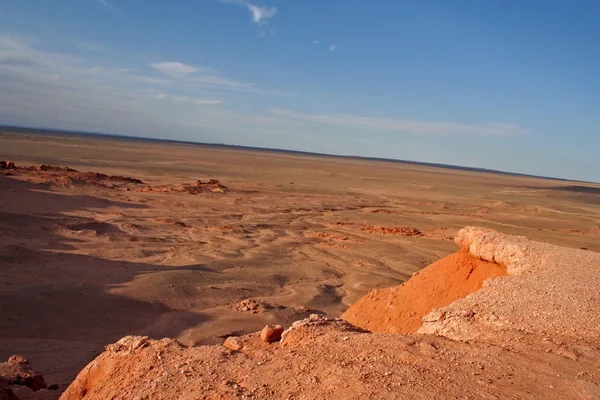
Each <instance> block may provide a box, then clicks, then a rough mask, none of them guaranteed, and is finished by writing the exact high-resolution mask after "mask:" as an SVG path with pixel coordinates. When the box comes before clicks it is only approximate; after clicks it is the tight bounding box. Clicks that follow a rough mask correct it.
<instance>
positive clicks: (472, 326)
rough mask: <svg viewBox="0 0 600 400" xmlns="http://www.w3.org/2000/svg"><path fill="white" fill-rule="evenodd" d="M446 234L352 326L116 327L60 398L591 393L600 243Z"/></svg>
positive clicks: (375, 295) (598, 382)
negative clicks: (198, 339) (444, 245)
mask: <svg viewBox="0 0 600 400" xmlns="http://www.w3.org/2000/svg"><path fill="white" fill-rule="evenodd" d="M456 242H457V244H458V245H459V248H460V249H461V251H459V252H458V253H455V254H452V255H450V256H448V257H446V258H444V259H442V260H440V261H438V262H436V263H434V264H432V265H431V266H429V267H428V268H426V269H424V270H422V271H421V272H420V273H417V274H415V275H414V276H413V277H412V278H411V279H410V280H409V281H407V282H406V283H405V284H404V285H402V286H400V287H397V288H392V289H385V290H379V291H373V292H371V293H370V294H368V295H367V296H365V297H364V298H362V299H361V300H359V302H358V303H356V304H355V305H354V306H352V307H351V308H350V309H349V310H348V311H347V312H346V313H345V314H344V318H345V319H346V320H348V321H350V322H352V323H353V324H351V323H349V322H348V321H345V320H343V319H331V318H327V317H324V316H320V315H316V314H313V315H311V316H310V317H309V318H306V319H304V320H300V321H296V322H294V323H293V324H292V326H291V327H290V328H289V329H287V330H285V331H284V332H283V333H282V335H281V336H282V339H281V340H280V341H279V340H277V338H278V336H279V333H281V330H282V329H283V328H282V327H275V326H268V327H266V328H265V330H264V331H263V334H262V335H261V334H259V333H255V334H250V335H244V336H240V337H229V338H227V339H226V341H225V343H224V345H223V346H218V345H217V346H199V347H187V346H184V345H182V344H181V343H179V342H178V341H177V340H174V339H162V340H151V339H149V338H147V337H141V336H127V337H125V338H123V339H121V340H120V341H119V342H117V343H115V344H112V345H108V346H107V347H106V351H105V352H104V353H102V354H101V355H100V356H99V357H97V358H96V359H95V360H94V361H92V362H91V363H90V364H89V365H88V366H87V367H85V368H84V369H83V370H82V371H81V372H80V373H79V375H78V376H77V378H76V379H75V381H74V382H73V383H72V384H71V385H70V386H69V388H68V389H67V390H66V391H65V392H64V394H63V396H62V399H65V400H80V399H89V400H94V399H109V398H115V399H254V398H256V399H266V398H282V399H323V398H344V399H363V398H399V399H400V398H403V399H404V398H407V399H431V398H483V399H504V398H519V399H538V398H552V399H554V398H555V399H596V398H600V373H599V371H598V364H599V362H600V348H599V347H598V343H600V342H599V339H600V323H599V322H600V302H599V301H598V298H597V290H596V289H597V287H598V286H597V285H598V284H599V283H600V273H599V271H598V265H599V264H600V255H599V254H597V253H593V252H589V251H582V250H576V249H566V248H560V247H557V246H551V245H547V244H544V243H538V242H532V241H529V240H527V239H526V238H524V237H516V236H509V235H502V234H499V233H497V232H494V231H491V230H487V229H481V228H472V227H469V228H465V229H463V230H461V231H460V232H459V235H458V237H457V239H456ZM507 273H508V274H509V276H505V275H506V274H507ZM488 278H494V279H488ZM482 283H483V285H482ZM478 289H479V290H478ZM469 294H470V295H469ZM557 302H558V303H557ZM421 317H423V321H425V322H426V324H423V325H421V322H420V321H421ZM356 325H359V326H362V327H364V328H368V330H365V329H361V327H359V326H356ZM419 327H420V328H419ZM575 327H577V328H575ZM417 330H418V333H417V334H415V333H412V332H415V331H417ZM373 332H394V333H395V334H390V333H373ZM270 333H274V334H273V335H271V334H270ZM398 333H404V334H398ZM432 333H433V334H432ZM261 336H262V340H261ZM271 340H274V342H273V343H267V342H269V341H271Z"/></svg>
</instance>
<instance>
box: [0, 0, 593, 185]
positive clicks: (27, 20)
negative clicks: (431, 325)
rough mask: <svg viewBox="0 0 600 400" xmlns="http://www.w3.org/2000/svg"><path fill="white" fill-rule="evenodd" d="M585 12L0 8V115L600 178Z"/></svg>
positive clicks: (554, 6)
mask: <svg viewBox="0 0 600 400" xmlns="http://www.w3.org/2000/svg"><path fill="white" fill-rule="evenodd" d="M599 17H600V2H598V1H596V0H592V1H586V0H576V1H572V0H571V1H567V0H565V1H554V0H545V1H533V0H452V1H446V0H419V1H401V0H379V1H366V0H363V1H358V0H343V1H342V0H337V1H335V0H327V1H326V0H261V1H259V0H171V1H167V0H153V1H147V0H37V1H34V0H3V1H2V2H0V124H6V125H18V126H29V127H44V128H54V129H67V130H76V131H91V132H101V133H114V134H123V135H131V136H143V137H152V138H165V139H176V140H187V141H197V142H208V143H224V144H235V145H244V146H256V147H268V148H282V149H291V150H301V151H311V152H320V153H330V154H342V155H360V156H368V157H383V158H395V159H403V160H413V161H423V162H432V163H443V164H452V165H460V166H470V167H479V168H489V169H498V170H503V171H510V172H519V173H527V174H535V175H542V176H553V177H561V178H569V179H578V180H589V181H600V131H599V129H598V126H599V125H600V24H598V23H597V22H598V18H599ZM0 152H1V149H0Z"/></svg>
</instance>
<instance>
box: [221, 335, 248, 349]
mask: <svg viewBox="0 0 600 400" xmlns="http://www.w3.org/2000/svg"><path fill="white" fill-rule="evenodd" d="M223 346H225V347H227V348H228V349H229V350H233V351H239V350H241V349H242V348H243V347H244V342H243V341H242V339H240V338H239V337H237V336H229V337H228V338H227V339H225V341H224V342H223Z"/></svg>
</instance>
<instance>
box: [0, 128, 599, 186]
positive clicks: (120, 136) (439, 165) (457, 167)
mask: <svg viewBox="0 0 600 400" xmlns="http://www.w3.org/2000/svg"><path fill="white" fill-rule="evenodd" d="M3 129H14V130H21V131H30V132H38V133H44V132H48V133H59V134H60V133H63V134H71V135H73V134H75V135H77V134H79V135H83V136H86V135H87V136H99V137H111V138H117V139H132V140H142V141H156V142H166V143H181V144H190V145H201V146H213V147H229V148H238V149H246V150H253V151H270V152H284V153H295V154H302V155H312V156H321V157H336V158H350V159H360V160H367V161H384V162H392V163H400V164H412V165H419V166H426V167H432V168H443V169H452V170H458V171H470V172H482V173H490V174H496V175H510V176H517V177H523V178H538V179H547V180H556V181H562V182H578V183H591V184H599V183H600V182H597V181H584V180H579V179H569V178H560V177H554V176H544V175H534V174H527V173H522V172H510V171H503V170H498V169H492V168H483V167H472V166H466V165H455V164H443V163H435V162H428V161H415V160H404V159H399V158H388V157H372V156H360V155H353V154H331V153H319V152H312V151H305V150H293V149H278V148H274V147H260V146H246V145H239V144H226V143H216V142H212V143H211V142H198V141H193V140H181V139H165V138H153V137H147V136H132V135H128V134H120V133H106V132H95V131H84V130H71V129H56V128H47V127H35V126H18V125H4V124H0V130H3ZM0 133H1V132H0Z"/></svg>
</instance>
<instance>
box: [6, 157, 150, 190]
mask: <svg viewBox="0 0 600 400" xmlns="http://www.w3.org/2000/svg"><path fill="white" fill-rule="evenodd" d="M0 169H4V170H8V171H7V172H6V173H9V174H15V173H17V174H21V175H25V176H26V177H27V178H29V180H30V181H32V182H35V183H45V184H48V185H50V186H58V187H72V186H73V185H74V184H76V183H84V184H94V185H101V186H105V187H115V186H118V185H128V184H130V185H141V184H143V183H144V182H142V181H141V180H140V179H135V178H130V177H128V176H120V175H106V174H103V173H100V172H80V171H77V170H76V169H73V168H69V167H61V166H57V165H47V164H41V165H33V166H28V167H21V166H16V165H15V163H14V162H12V161H0Z"/></svg>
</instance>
